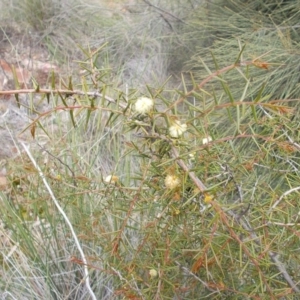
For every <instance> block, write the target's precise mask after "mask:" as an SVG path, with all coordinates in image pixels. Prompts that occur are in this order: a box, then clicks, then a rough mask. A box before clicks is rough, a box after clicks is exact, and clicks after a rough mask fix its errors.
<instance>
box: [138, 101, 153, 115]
mask: <svg viewBox="0 0 300 300" xmlns="http://www.w3.org/2000/svg"><path fill="white" fill-rule="evenodd" d="M153 105H154V102H153V100H152V99H150V98H147V97H140V98H138V99H137V100H136V102H135V107H134V108H135V111H136V112H137V113H139V114H142V115H145V114H147V113H148V112H149V111H150V110H151V109H152V108H153Z"/></svg>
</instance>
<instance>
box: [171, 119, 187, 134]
mask: <svg viewBox="0 0 300 300" xmlns="http://www.w3.org/2000/svg"><path fill="white" fill-rule="evenodd" d="M186 129H187V125H186V124H181V122H180V121H179V120H175V121H174V122H173V124H172V126H170V127H169V133H170V136H171V137H173V138H178V137H179V136H181V135H182V134H183V133H184V132H185V131H186Z"/></svg>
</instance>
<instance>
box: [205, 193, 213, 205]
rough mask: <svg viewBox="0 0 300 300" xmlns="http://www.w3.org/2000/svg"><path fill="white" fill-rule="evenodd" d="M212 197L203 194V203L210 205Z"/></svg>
mask: <svg viewBox="0 0 300 300" xmlns="http://www.w3.org/2000/svg"><path fill="white" fill-rule="evenodd" d="M213 199H214V197H213V196H212V195H210V194H209V193H204V203H206V204H208V203H210V202H211V201H212V200H213Z"/></svg>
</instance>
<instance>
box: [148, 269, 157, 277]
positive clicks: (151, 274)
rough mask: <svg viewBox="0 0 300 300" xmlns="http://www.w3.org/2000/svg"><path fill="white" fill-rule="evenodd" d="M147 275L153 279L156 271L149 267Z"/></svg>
mask: <svg viewBox="0 0 300 300" xmlns="http://www.w3.org/2000/svg"><path fill="white" fill-rule="evenodd" d="M149 275H150V278H151V279H153V278H155V277H157V275H158V273H157V271H156V270H155V269H151V270H150V271H149Z"/></svg>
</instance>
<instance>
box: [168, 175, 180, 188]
mask: <svg viewBox="0 0 300 300" xmlns="http://www.w3.org/2000/svg"><path fill="white" fill-rule="evenodd" d="M180 183H181V182H180V179H179V178H178V177H177V176H175V175H171V174H169V175H167V177H166V178H165V186H166V188H167V189H170V190H173V189H175V188H176V187H178V186H179V185H180Z"/></svg>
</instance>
